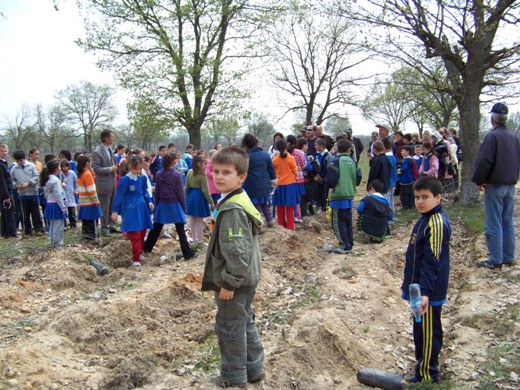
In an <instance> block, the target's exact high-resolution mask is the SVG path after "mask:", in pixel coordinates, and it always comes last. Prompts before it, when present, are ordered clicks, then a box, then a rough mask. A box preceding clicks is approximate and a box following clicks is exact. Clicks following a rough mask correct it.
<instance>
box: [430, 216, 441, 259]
mask: <svg viewBox="0 0 520 390" xmlns="http://www.w3.org/2000/svg"><path fill="white" fill-rule="evenodd" d="M428 227H429V228H430V248H431V249H432V253H433V256H434V257H435V259H436V260H439V259H440V255H441V250H442V240H443V234H444V229H443V228H444V224H443V222H442V217H441V215H440V214H434V215H432V216H431V218H430V221H429V222H428Z"/></svg>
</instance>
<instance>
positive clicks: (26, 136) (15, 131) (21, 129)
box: [4, 105, 34, 150]
mask: <svg viewBox="0 0 520 390" xmlns="http://www.w3.org/2000/svg"><path fill="white" fill-rule="evenodd" d="M32 122H33V115H32V113H31V110H30V109H29V107H28V106H25V105H24V106H22V108H21V110H20V111H18V112H17V113H16V115H15V116H14V118H6V119H5V124H4V134H5V137H6V138H7V142H8V143H10V144H11V145H12V147H13V149H15V150H16V149H23V148H24V147H27V146H28V145H29V143H30V140H31V138H32V136H33V134H34V127H33V123H32Z"/></svg>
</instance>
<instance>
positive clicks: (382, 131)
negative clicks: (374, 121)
mask: <svg viewBox="0 0 520 390" xmlns="http://www.w3.org/2000/svg"><path fill="white" fill-rule="evenodd" d="M376 127H377V129H378V130H379V139H383V138H386V137H388V134H389V133H390V126H388V125H376ZM390 141H391V143H392V153H393V155H394V156H395V155H397V146H395V143H394V141H392V140H391V139H390Z"/></svg>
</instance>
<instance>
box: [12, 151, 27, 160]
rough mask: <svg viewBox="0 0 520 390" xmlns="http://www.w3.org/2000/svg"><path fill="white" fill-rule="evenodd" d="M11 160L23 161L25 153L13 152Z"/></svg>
mask: <svg viewBox="0 0 520 390" xmlns="http://www.w3.org/2000/svg"><path fill="white" fill-rule="evenodd" d="M13 158H14V159H15V161H16V160H23V159H25V152H24V151H23V150H22V149H18V150H15V151H14V152H13Z"/></svg>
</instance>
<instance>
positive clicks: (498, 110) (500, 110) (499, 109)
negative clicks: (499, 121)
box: [491, 103, 509, 115]
mask: <svg viewBox="0 0 520 390" xmlns="http://www.w3.org/2000/svg"><path fill="white" fill-rule="evenodd" d="M508 111H509V109H508V108H507V106H506V105H505V104H504V103H496V104H495V105H494V106H493V108H492V109H491V112H493V113H495V114H502V115H507V113H508Z"/></svg>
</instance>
